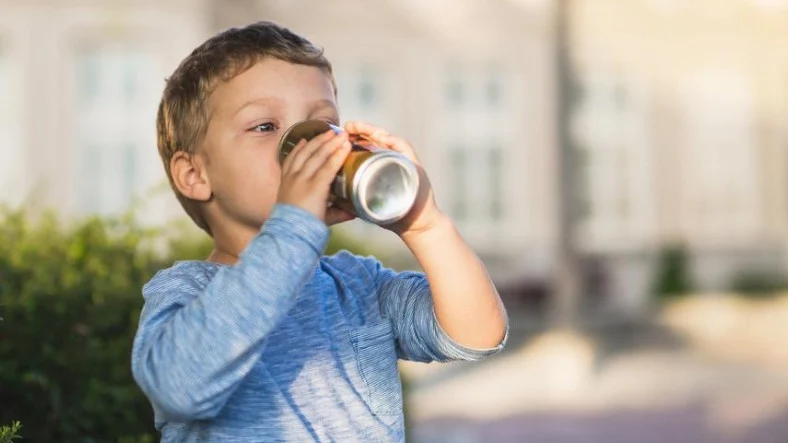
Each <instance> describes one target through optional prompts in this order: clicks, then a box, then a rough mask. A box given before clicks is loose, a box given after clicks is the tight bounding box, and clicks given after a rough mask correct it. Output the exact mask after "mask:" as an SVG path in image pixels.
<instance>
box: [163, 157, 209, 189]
mask: <svg viewBox="0 0 788 443" xmlns="http://www.w3.org/2000/svg"><path fill="white" fill-rule="evenodd" d="M170 174H172V181H173V183H174V184H175V187H176V188H177V189H178V192H180V193H181V194H183V195H184V196H186V197H188V198H190V199H192V200H197V201H208V200H210V199H211V196H212V195H213V190H211V183H210V181H209V180H208V173H207V171H206V169H205V162H204V161H203V159H202V157H200V156H199V155H197V154H189V153H188V152H183V151H178V152H176V153H175V155H173V156H172V159H170Z"/></svg>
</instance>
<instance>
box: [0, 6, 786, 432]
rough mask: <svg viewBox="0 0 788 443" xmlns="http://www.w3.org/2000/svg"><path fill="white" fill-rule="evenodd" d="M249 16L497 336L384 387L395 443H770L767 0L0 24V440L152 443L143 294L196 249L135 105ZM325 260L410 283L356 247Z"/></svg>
mask: <svg viewBox="0 0 788 443" xmlns="http://www.w3.org/2000/svg"><path fill="white" fill-rule="evenodd" d="M261 19H265V20H274V21H277V22H279V23H281V24H283V25H285V26H288V27H290V28H292V29H293V30H295V31H296V32H298V33H300V34H302V35H305V36H306V37H307V38H309V39H310V40H312V41H313V42H315V43H316V44H318V45H319V46H322V47H324V48H325V51H326V55H327V56H328V58H329V60H331V61H332V63H333V64H334V69H335V73H336V77H337V83H338V89H339V101H340V107H341V112H342V118H343V119H351V118H358V119H364V120H367V121H370V122H373V123H376V124H378V125H380V126H383V127H385V128H387V129H388V130H389V131H390V132H392V133H395V134H399V135H401V136H403V137H405V138H407V139H408V140H410V141H411V142H412V143H413V145H414V146H415V148H416V150H417V152H418V153H419V155H420V157H421V159H422V162H423V163H424V165H425V167H426V168H427V170H428V172H429V173H430V176H431V180H432V182H433V185H434V188H435V191H436V195H437V198H438V203H439V205H440V206H441V208H442V209H443V210H445V211H446V212H448V213H449V214H451V215H452V216H453V218H454V220H455V221H456V222H457V224H458V226H459V228H460V230H461V232H462V233H463V235H464V237H465V238H466V239H467V240H468V241H469V242H470V243H471V244H472V246H473V247H474V248H475V250H476V251H478V253H479V254H480V256H481V257H482V259H483V260H484V262H485V263H486V265H487V266H488V268H489V271H490V273H491V275H492V277H493V279H494V280H495V282H496V284H497V286H498V288H499V291H500V292H501V295H502V298H503V299H504V301H505V303H506V306H507V308H508V310H509V315H510V321H511V332H510V337H509V343H508V346H507V348H506V350H505V351H504V352H503V353H501V354H499V355H497V356H495V357H493V358H490V359H488V360H486V361H484V362H482V363H476V364H463V363H456V364H448V365H423V364H411V363H403V364H402V373H403V379H404V383H405V388H406V399H407V400H406V403H407V404H406V414H407V422H408V432H409V441H416V442H460V443H475V442H526V441H527V442H665V441H673V442H786V441H788V345H786V344H788V295H783V291H784V290H786V289H788V123H787V122H788V120H786V118H785V115H788V45H785V44H783V43H781V42H784V40H783V39H784V38H786V37H788V1H784V0H724V1H709V0H706V1H692V2H690V1H678V0H628V1H620V0H488V1H482V0H453V1H449V0H423V1H416V0H399V1H394V0H375V1H366V2H361V1H351V0H335V1H332V2H320V1H307V0H288V1H285V0H188V1H187V0H157V1H152V0H111V1H107V0H71V1H68V2H65V1H59V0H0V189H2V191H3V192H2V194H1V195H2V196H1V197H0V201H2V202H3V203H4V204H5V208H6V209H5V210H4V211H3V213H2V219H0V317H1V318H2V320H0V425H3V424H10V423H11V422H12V421H13V420H20V421H21V422H22V426H23V427H22V429H21V431H19V433H20V434H22V435H23V436H25V437H27V439H28V440H29V441H56V442H103V441H124V442H143V441H155V440H156V438H157V433H156V432H155V430H153V429H152V417H151V413H150V408H149V406H148V405H147V402H146V401H145V400H144V398H142V397H141V394H140V393H139V392H138V390H137V389H136V386H134V385H133V381H131V377H130V374H129V369H128V365H129V362H128V352H129V349H130V341H131V337H132V336H133V333H134V330H135V328H136V321H137V316H138V312H139V308H140V306H141V303H142V299H141V296H140V287H141V285H142V284H143V283H144V282H145V281H146V280H147V279H148V278H150V276H151V275H152V273H153V272H155V270H156V269H158V268H161V267H162V266H167V265H168V264H169V263H171V262H172V261H173V260H176V259H184V258H195V257H200V256H201V254H204V253H205V250H206V249H205V248H206V247H207V245H208V243H207V239H206V237H204V236H202V235H201V234H200V233H198V232H197V230H196V228H193V227H191V226H190V223H189V222H188V221H187V220H185V217H184V214H183V211H182V209H181V208H180V206H179V205H178V204H177V202H176V200H175V199H174V198H173V196H172V195H171V194H172V192H171V191H170V190H169V187H168V184H167V183H166V178H165V175H164V171H163V168H162V166H161V163H160V160H159V157H158V154H157V151H156V145H155V127H154V120H155V111H156V106H157V105H158V100H159V98H160V94H161V92H162V90H163V87H164V79H165V78H166V77H167V76H168V75H169V74H170V73H171V72H172V71H173V70H174V69H175V67H176V66H177V64H178V63H179V62H180V61H181V60H182V59H183V57H185V56H186V55H187V54H188V53H189V52H190V51H191V50H192V49H193V48H194V47H196V46H197V45H198V44H200V43H201V42H202V41H204V40H205V39H206V38H208V37H210V36H211V35H213V34H214V33H216V32H218V31H220V30H222V29H225V28H227V27H230V26H239V25H245V24H248V23H250V22H253V21H257V20H261ZM338 248H350V249H352V250H354V251H356V252H359V253H374V254H376V255H378V256H379V257H381V258H382V259H383V260H384V262H385V263H387V264H388V265H389V266H392V267H395V268H397V269H409V268H417V264H416V263H415V262H414V261H413V260H412V258H410V256H409V254H408V252H407V250H406V249H405V248H404V247H403V246H402V245H401V244H400V243H399V242H398V240H397V238H396V237H395V236H393V235H391V234H388V233H386V232H385V231H382V230H381V229H379V228H377V227H375V226H371V225H367V224H364V223H362V222H352V223H350V224H347V225H344V226H342V227H339V228H336V229H335V230H334V237H333V239H332V245H331V247H330V251H332V250H336V249H338ZM330 251H329V252H330ZM785 294H788V292H786V293H785ZM25 441H27V440H25Z"/></svg>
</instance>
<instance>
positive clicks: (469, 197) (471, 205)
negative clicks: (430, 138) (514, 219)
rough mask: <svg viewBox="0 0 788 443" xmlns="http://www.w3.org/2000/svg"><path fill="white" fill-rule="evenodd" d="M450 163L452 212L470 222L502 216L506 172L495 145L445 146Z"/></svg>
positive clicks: (499, 150)
mask: <svg viewBox="0 0 788 443" xmlns="http://www.w3.org/2000/svg"><path fill="white" fill-rule="evenodd" d="M448 152H449V156H450V161H449V164H450V165H451V173H450V174H451V195H452V200H451V205H450V207H451V215H452V217H454V218H455V219H456V220H458V221H460V222H462V221H470V222H486V221H500V220H501V219H502V218H503V216H504V205H505V201H506V198H505V195H504V193H505V188H504V182H505V177H506V171H505V169H504V163H503V149H502V148H501V147H500V145H498V144H493V145H490V146H487V147H484V146H482V147H475V146H474V147H473V148H468V147H466V146H464V145H463V144H455V145H453V146H451V147H449V148H448Z"/></svg>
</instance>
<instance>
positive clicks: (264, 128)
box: [252, 123, 276, 132]
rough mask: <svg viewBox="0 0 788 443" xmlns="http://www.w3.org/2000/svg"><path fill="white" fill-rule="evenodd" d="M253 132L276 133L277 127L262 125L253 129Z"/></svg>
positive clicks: (271, 124) (268, 124) (269, 124)
mask: <svg viewBox="0 0 788 443" xmlns="http://www.w3.org/2000/svg"><path fill="white" fill-rule="evenodd" d="M252 130H253V131H257V132H274V131H276V125H274V124H273V123H260V124H259V125H257V126H255V127H254V128H252Z"/></svg>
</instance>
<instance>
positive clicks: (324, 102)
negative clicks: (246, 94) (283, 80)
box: [233, 97, 337, 117]
mask: <svg viewBox="0 0 788 443" xmlns="http://www.w3.org/2000/svg"><path fill="white" fill-rule="evenodd" d="M282 102H283V100H282V99H280V98H278V97H262V98H256V99H252V100H249V101H247V102H245V103H244V104H242V105H241V106H240V107H239V108H238V109H237V110H236V111H235V113H234V114H233V117H235V116H237V115H238V114H240V113H241V111H243V110H244V109H246V108H248V107H249V106H254V105H277V106H280V105H281V104H282ZM311 107H312V109H319V108H331V109H336V108H337V105H336V103H334V102H333V101H331V100H329V99H325V98H321V99H318V100H315V101H314V102H312V106H311Z"/></svg>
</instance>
